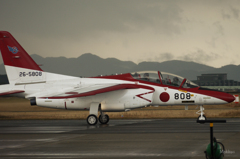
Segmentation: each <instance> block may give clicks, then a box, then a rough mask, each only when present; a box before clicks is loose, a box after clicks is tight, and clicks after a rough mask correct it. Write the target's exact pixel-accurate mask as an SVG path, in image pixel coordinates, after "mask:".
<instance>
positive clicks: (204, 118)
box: [198, 115, 207, 120]
mask: <svg viewBox="0 0 240 159" xmlns="http://www.w3.org/2000/svg"><path fill="white" fill-rule="evenodd" d="M198 120H207V117H206V116H205V115H203V116H202V117H201V115H199V117H198Z"/></svg>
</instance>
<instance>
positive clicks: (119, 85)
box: [40, 84, 154, 99]
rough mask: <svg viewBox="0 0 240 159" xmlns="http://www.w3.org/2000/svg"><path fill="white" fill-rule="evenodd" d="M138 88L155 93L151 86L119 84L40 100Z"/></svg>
mask: <svg viewBox="0 0 240 159" xmlns="http://www.w3.org/2000/svg"><path fill="white" fill-rule="evenodd" d="M138 88H143V89H148V90H152V91H154V88H152V87H149V86H143V85H139V84H118V85H115V86H111V87H106V88H102V89H98V90H94V91H90V92H86V93H80V94H74V95H70V96H61V97H40V98H48V99H64V98H77V97H86V96H92V95H96V94H100V93H107V92H111V91H116V90H121V89H138Z"/></svg>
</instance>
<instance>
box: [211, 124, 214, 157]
mask: <svg viewBox="0 0 240 159" xmlns="http://www.w3.org/2000/svg"><path fill="white" fill-rule="evenodd" d="M210 141H211V159H214V158H213V156H214V155H213V123H210Z"/></svg>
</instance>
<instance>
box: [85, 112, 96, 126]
mask: <svg viewBox="0 0 240 159" xmlns="http://www.w3.org/2000/svg"><path fill="white" fill-rule="evenodd" d="M97 122H98V118H97V116H96V115H94V114H90V115H89V116H88V117H87V123H88V124H89V125H96V124H97Z"/></svg>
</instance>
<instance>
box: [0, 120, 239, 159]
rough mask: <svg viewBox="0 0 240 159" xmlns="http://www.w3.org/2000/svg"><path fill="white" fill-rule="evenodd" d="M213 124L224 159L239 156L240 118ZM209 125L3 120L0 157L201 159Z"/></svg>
mask: <svg viewBox="0 0 240 159" xmlns="http://www.w3.org/2000/svg"><path fill="white" fill-rule="evenodd" d="M226 120H227V123H218V124H217V123H216V124H214V128H213V129H214V136H215V137H216V138H217V140H218V141H220V142H222V143H223V144H224V145H225V148H226V150H227V151H226V153H225V157H224V158H240V146H239V144H240V119H226ZM209 132H210V130H209V124H198V123H196V120H195V119H144V120H139V119H136V120H110V122H109V124H108V125H100V124H98V125H96V126H88V125H87V123H86V121H85V120H2V121H0V158H1V159H2V158H7V159H9V158H27V159H29V158H106V159H108V158H119V159H120V158H126V159H127V158H131V159H132V158H133V159H135V158H138V159H139V158H162V159H164V158H166V159H173V158H174V159H175V158H178V159H179V158H180V159H191V158H192V159H200V158H201V159H202V158H205V154H204V151H205V149H206V146H207V145H208V144H209V142H210V133H209Z"/></svg>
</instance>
